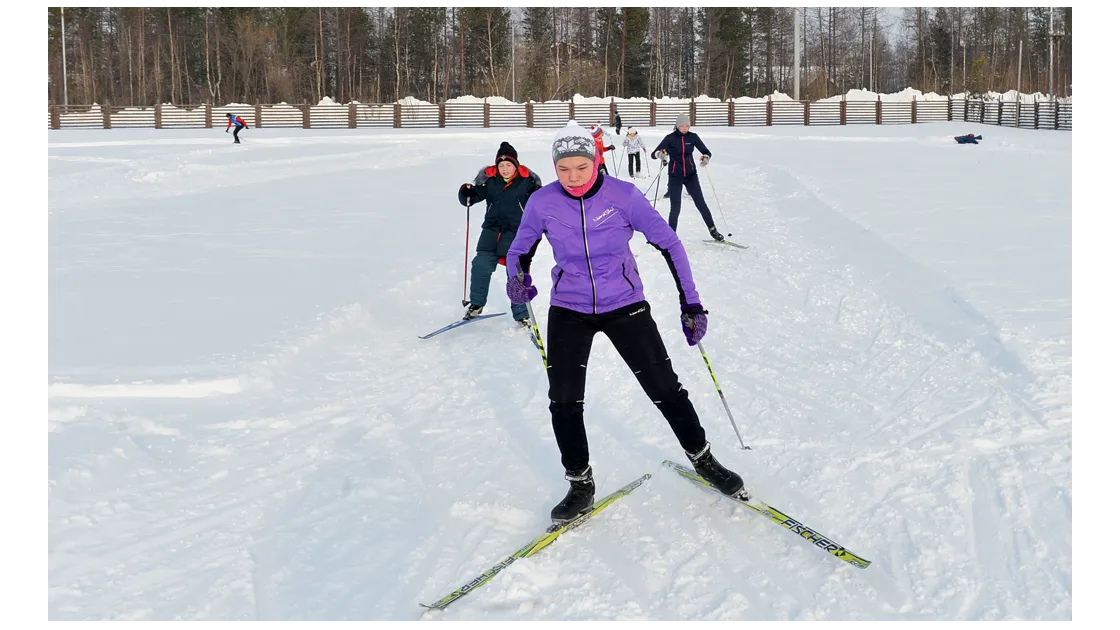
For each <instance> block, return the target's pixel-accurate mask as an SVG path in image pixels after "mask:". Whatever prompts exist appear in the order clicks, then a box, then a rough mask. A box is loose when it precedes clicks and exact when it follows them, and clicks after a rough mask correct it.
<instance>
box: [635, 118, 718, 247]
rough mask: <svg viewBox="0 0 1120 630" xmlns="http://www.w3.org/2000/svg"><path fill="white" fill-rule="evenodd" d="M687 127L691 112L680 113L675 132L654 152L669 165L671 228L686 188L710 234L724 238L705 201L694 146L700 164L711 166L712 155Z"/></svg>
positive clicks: (679, 210) (675, 224) (716, 237)
mask: <svg viewBox="0 0 1120 630" xmlns="http://www.w3.org/2000/svg"><path fill="white" fill-rule="evenodd" d="M688 129H689V119H688V114H681V115H679V116H677V125H676V129H674V130H673V133H671V134H669V135H667V136H665V139H664V140H662V141H661V144H659V145H657V148H656V149H654V150H653V153H652V154H651V155H652V156H653V157H655V158H659V159H660V160H661V162H662V163H666V162H668V164H669V183H668V189H669V190H668V192H667V193H666V194H667V195H668V197H669V227H671V228H673V231H676V229H677V219H678V218H679V217H680V214H681V188H682V187H683V188H686V189H688V194H689V196H691V197H692V201H693V203H695V204H696V209H697V210H699V211H700V216H701V217H703V219H704V225H707V226H708V233H709V234H711V235H712V238H713V239H715V240H717V241H722V240H723V235H722V234H720V233H719V230H717V229H716V222H715V220H714V219H712V211H711V210H709V209H708V204H707V203H705V202H704V193H703V191H701V190H700V177H699V176H698V175H697V174H696V163H695V162H693V161H692V150H693V148H696V149H699V150H700V153H701V155H700V166H704V167H706V166H708V160H710V159H711V158H712V152H711V151H709V150H708V147H706V146H704V142H703V141H702V140H700V136H698V135H696V134H694V133H692V132H691V131H689V130H688Z"/></svg>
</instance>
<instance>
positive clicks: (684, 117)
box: [673, 112, 692, 127]
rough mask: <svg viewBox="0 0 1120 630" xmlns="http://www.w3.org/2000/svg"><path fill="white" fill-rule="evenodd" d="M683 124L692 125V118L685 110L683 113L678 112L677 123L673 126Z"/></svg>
mask: <svg viewBox="0 0 1120 630" xmlns="http://www.w3.org/2000/svg"><path fill="white" fill-rule="evenodd" d="M681 125H689V126H692V120H691V119H689V117H688V114H686V113H684V112H681V113H679V114H677V124H675V125H673V126H674V127H680V126H681Z"/></svg>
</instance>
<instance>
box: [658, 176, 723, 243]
mask: <svg viewBox="0 0 1120 630" xmlns="http://www.w3.org/2000/svg"><path fill="white" fill-rule="evenodd" d="M682 187H684V188H686V189H687V190H688V194H689V196H690V197H692V203H694V204H696V209H697V210H699V211H700V216H701V217H702V218H703V219H704V225H706V226H708V229H709V230H710V229H712V228H714V227H715V226H716V222H715V221H714V220H713V219H712V211H711V210H710V209H708V204H707V203H705V202H704V192H703V191H701V190H700V176H699V175H697V174H696V173H692V174H691V175H689V176H688V177H685V178H683V179H676V178H673V177H670V178H669V186H668V188H669V190H668V192H667V193H666V194H667V195H668V196H669V227H671V228H673V231H674V232H676V231H677V219H679V218H680V216H681V188H682Z"/></svg>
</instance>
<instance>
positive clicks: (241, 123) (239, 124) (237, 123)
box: [226, 114, 249, 144]
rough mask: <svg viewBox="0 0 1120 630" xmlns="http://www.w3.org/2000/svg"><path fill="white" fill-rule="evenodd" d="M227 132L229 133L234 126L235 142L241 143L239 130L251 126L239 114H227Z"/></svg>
mask: <svg viewBox="0 0 1120 630" xmlns="http://www.w3.org/2000/svg"><path fill="white" fill-rule="evenodd" d="M226 120H227V123H226V133H229V128H230V127H233V143H234V144H241V140H240V139H239V138H238V137H237V134H238V132H240V131H241V130H242V129H244V128H246V127H248V126H249V123H247V122H245V119H244V118H242V117H240V116H238V115H237V114H226Z"/></svg>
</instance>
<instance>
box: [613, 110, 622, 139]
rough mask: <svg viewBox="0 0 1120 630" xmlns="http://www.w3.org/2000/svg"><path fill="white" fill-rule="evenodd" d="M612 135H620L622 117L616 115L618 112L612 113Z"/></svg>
mask: <svg viewBox="0 0 1120 630" xmlns="http://www.w3.org/2000/svg"><path fill="white" fill-rule="evenodd" d="M614 135H616V136H620V135H622V116H620V115H619V114H618V110H615V112H614Z"/></svg>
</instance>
